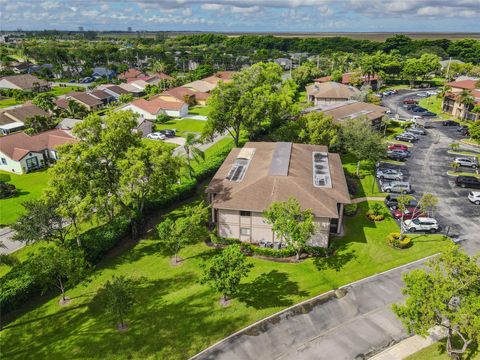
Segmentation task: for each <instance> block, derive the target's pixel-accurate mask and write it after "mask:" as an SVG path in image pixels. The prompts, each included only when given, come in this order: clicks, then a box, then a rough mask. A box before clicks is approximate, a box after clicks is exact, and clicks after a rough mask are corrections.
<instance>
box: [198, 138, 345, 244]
mask: <svg viewBox="0 0 480 360" xmlns="http://www.w3.org/2000/svg"><path fill="white" fill-rule="evenodd" d="M206 192H207V195H208V200H209V203H210V204H211V208H212V221H213V223H214V224H215V225H216V229H217V232H218V235H219V236H221V237H226V238H236V239H240V240H241V241H244V242H250V243H254V244H259V243H262V242H270V243H279V242H281V241H282V239H280V238H278V237H277V236H276V235H275V234H274V233H273V232H272V226H271V225H270V224H268V223H267V222H266V221H265V219H264V217H263V212H264V211H265V210H267V209H268V208H269V206H270V205H271V204H272V202H277V201H286V200H288V199H289V198H290V197H293V198H295V199H297V201H298V202H299V203H300V205H301V207H302V209H311V210H312V212H313V214H314V216H315V224H316V232H315V234H314V235H313V236H312V238H311V240H310V242H309V245H312V246H322V247H327V246H328V244H329V237H330V234H339V233H340V232H341V228H342V222H343V209H344V205H345V204H350V202H351V201H350V195H349V193H348V188H347V183H346V180H345V175H344V172H343V168H342V163H341V160H340V156H339V155H338V154H333V153H329V152H328V148H327V147H325V146H320V145H306V144H292V143H282V142H280V143H272V142H248V143H247V144H246V145H245V146H244V147H243V148H242V149H238V148H236V149H233V150H232V151H231V152H230V154H229V155H228V156H227V158H226V159H225V161H224V163H223V164H222V166H221V167H220V169H219V170H218V171H217V173H216V174H215V176H214V177H213V179H212V180H211V181H210V184H209V185H208V187H207V189H206Z"/></svg>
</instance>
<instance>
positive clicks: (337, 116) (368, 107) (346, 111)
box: [302, 100, 388, 127]
mask: <svg viewBox="0 0 480 360" xmlns="http://www.w3.org/2000/svg"><path fill="white" fill-rule="evenodd" d="M387 110H388V108H386V107H383V106H379V105H375V104H371V103H366V102H362V101H356V100H348V101H344V102H339V103H335V104H331V105H316V106H312V107H309V108H306V109H304V110H302V113H304V114H306V113H309V112H312V111H318V112H323V113H324V114H325V115H328V116H331V117H333V119H334V120H336V121H339V122H342V121H345V120H347V119H361V118H367V119H369V120H370V121H371V122H372V125H373V126H374V127H378V126H379V125H380V123H381V121H382V117H383V116H385V114H386V112H387Z"/></svg>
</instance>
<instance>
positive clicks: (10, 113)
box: [0, 104, 50, 135]
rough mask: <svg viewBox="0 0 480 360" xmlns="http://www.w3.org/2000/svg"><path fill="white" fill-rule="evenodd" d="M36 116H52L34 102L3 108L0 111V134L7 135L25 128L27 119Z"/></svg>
mask: <svg viewBox="0 0 480 360" xmlns="http://www.w3.org/2000/svg"><path fill="white" fill-rule="evenodd" d="M35 116H50V114H48V113H47V112H46V111H44V110H42V109H40V108H39V107H38V106H36V105H33V104H26V105H21V106H18V107H15V108H10V109H3V110H2V111H1V112H0V134H2V135H7V134H10V133H13V132H15V131H18V130H21V129H23V128H24V125H25V121H26V120H27V119H29V118H32V117H35Z"/></svg>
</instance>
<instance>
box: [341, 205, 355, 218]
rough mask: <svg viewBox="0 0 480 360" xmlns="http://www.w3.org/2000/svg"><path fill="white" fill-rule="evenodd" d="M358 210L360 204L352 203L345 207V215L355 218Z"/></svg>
mask: <svg viewBox="0 0 480 360" xmlns="http://www.w3.org/2000/svg"><path fill="white" fill-rule="evenodd" d="M357 210H358V204H357V203H351V204H347V205H345V208H344V210H343V213H344V214H345V215H347V216H353V215H355V214H356V213H357Z"/></svg>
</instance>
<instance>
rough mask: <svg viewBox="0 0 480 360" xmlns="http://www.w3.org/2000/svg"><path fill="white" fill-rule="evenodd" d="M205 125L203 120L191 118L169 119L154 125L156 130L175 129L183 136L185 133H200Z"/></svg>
mask: <svg viewBox="0 0 480 360" xmlns="http://www.w3.org/2000/svg"><path fill="white" fill-rule="evenodd" d="M204 127H205V121H202V120H192V119H178V120H177V119H176V120H169V121H167V122H166V123H164V124H161V125H155V129H156V130H163V129H175V130H177V135H178V136H185V135H186V133H189V132H194V133H201V132H202V131H203V128H204Z"/></svg>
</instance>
